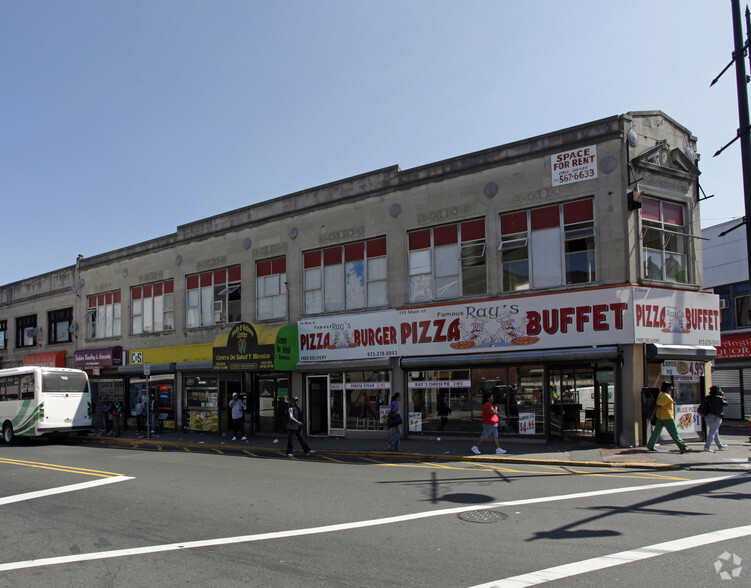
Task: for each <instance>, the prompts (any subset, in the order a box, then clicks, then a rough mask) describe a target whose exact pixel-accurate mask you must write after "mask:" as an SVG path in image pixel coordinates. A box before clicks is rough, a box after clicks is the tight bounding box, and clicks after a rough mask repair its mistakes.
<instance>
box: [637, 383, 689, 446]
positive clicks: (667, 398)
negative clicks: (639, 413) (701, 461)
mask: <svg viewBox="0 0 751 588" xmlns="http://www.w3.org/2000/svg"><path fill="white" fill-rule="evenodd" d="M672 392H673V385H672V384H670V383H669V382H663V383H662V387H661V388H660V394H659V396H657V408H656V409H655V413H654V416H655V418H656V420H657V424H656V425H655V428H654V431H652V436H651V437H650V438H649V441H648V442H647V449H648V450H649V451H657V450H656V449H655V443H657V440H658V439H659V438H660V433H662V428H663V427H665V428H666V429H667V430H668V433H670V437H671V438H672V439H673V441H675V444H676V445H677V446H678V449H680V450H681V453H686V452H687V451H691V449H689V448H688V446H687V445H686V442H685V441H684V440H683V439H681V436H680V435H679V434H678V428H677V427H676V426H675V420H674V417H675V410H674V406H675V402H674V400H673V397H672V396H671V394H672ZM650 420H651V417H650Z"/></svg>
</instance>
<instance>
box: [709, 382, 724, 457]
mask: <svg viewBox="0 0 751 588" xmlns="http://www.w3.org/2000/svg"><path fill="white" fill-rule="evenodd" d="M704 403H706V407H707V410H708V412H707V413H706V414H705V415H704V422H705V423H706V425H707V427H708V428H709V432H708V433H707V441H706V442H705V443H704V451H711V449H710V448H711V447H712V441H714V442H715V444H716V445H717V449H718V450H719V451H722V450H723V449H725V445H723V444H722V441H720V425H721V424H722V419H723V418H724V417H725V407H726V406H727V404H728V401H727V400H725V394H724V393H723V391H722V388H720V387H719V386H712V387H710V388H709V395H708V396H707V397H706V398H705V399H704Z"/></svg>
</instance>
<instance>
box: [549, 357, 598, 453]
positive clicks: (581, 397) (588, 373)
mask: <svg viewBox="0 0 751 588" xmlns="http://www.w3.org/2000/svg"><path fill="white" fill-rule="evenodd" d="M594 382H595V375H594V370H593V369H592V368H591V367H589V366H583V367H565V368H558V367H549V368H548V386H547V387H548V390H547V393H548V397H549V399H550V436H551V437H552V438H554V439H563V438H568V439H571V438H576V437H586V436H592V437H594V427H593V426H592V425H593V422H594V420H593V419H594V413H595V394H594V391H595V386H594Z"/></svg>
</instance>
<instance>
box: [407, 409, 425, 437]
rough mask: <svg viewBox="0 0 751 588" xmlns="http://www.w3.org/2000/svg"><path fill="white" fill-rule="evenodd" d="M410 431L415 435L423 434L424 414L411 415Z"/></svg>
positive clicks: (415, 413)
mask: <svg viewBox="0 0 751 588" xmlns="http://www.w3.org/2000/svg"><path fill="white" fill-rule="evenodd" d="M409 430H410V431H411V432H414V433H421V432H422V413H421V412H411V413H409Z"/></svg>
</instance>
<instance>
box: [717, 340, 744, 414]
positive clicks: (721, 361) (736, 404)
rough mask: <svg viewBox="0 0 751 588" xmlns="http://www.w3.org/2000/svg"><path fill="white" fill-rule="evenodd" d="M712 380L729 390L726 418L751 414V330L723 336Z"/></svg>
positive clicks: (726, 395)
mask: <svg viewBox="0 0 751 588" xmlns="http://www.w3.org/2000/svg"><path fill="white" fill-rule="evenodd" d="M712 383H713V384H717V385H718V386H720V387H722V389H723V391H724V392H725V398H726V399H727V401H728V405H727V406H726V407H725V418H726V419H731V420H732V419H739V420H740V419H742V420H746V419H748V418H749V417H751V333H734V334H730V335H725V334H723V335H722V343H721V345H720V346H719V347H718V348H717V358H716V360H715V362H714V367H713V369H712Z"/></svg>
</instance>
